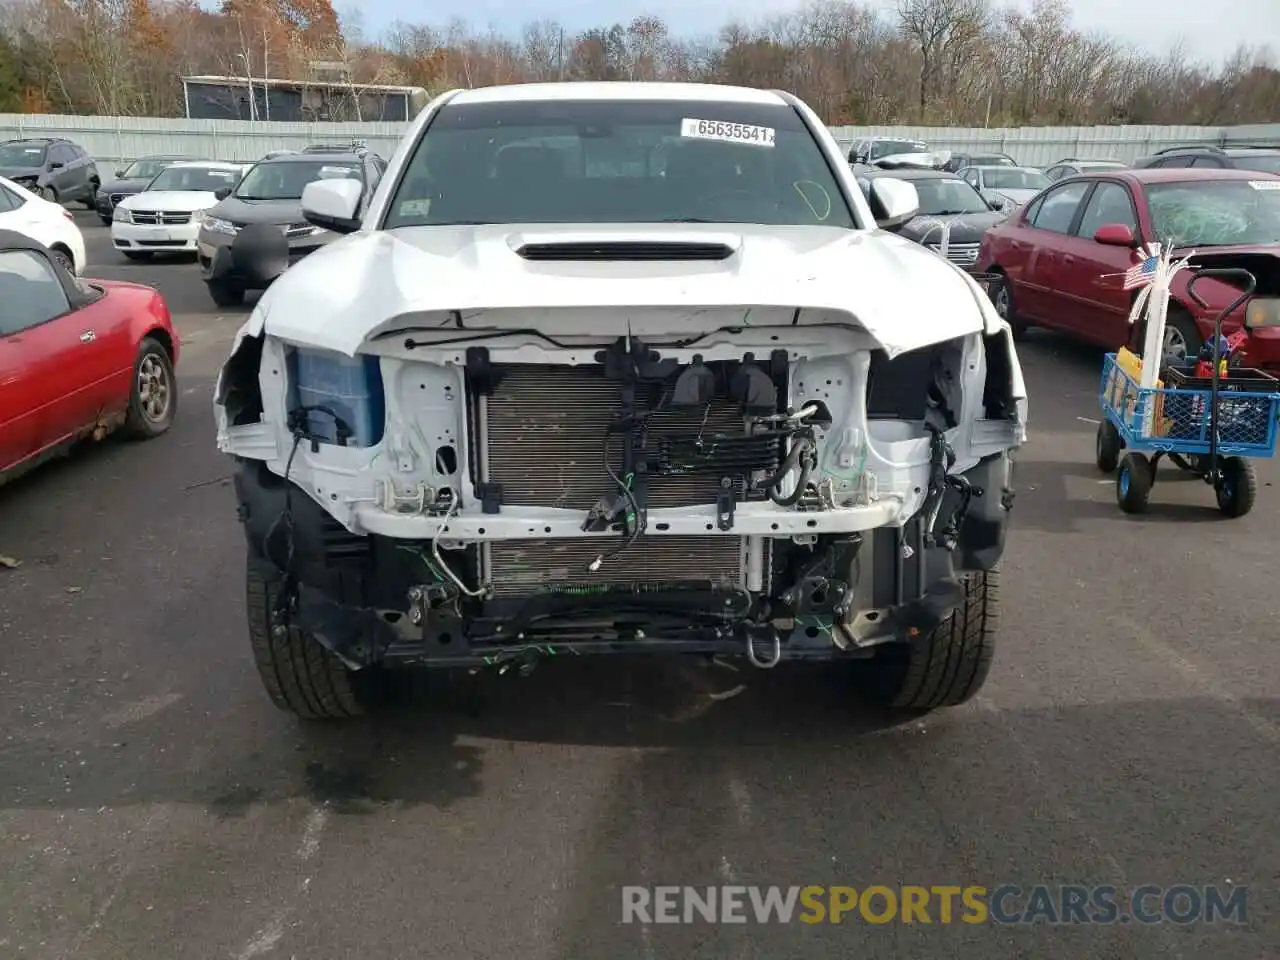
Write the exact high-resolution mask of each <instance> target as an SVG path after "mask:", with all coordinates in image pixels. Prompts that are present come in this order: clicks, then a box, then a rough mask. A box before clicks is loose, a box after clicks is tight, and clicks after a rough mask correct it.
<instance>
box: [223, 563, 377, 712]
mask: <svg viewBox="0 0 1280 960" xmlns="http://www.w3.org/2000/svg"><path fill="white" fill-rule="evenodd" d="M280 582H281V574H280V572H279V571H278V570H277V569H276V568H275V567H274V566H273V565H272V564H271V563H269V562H267V561H266V560H263V559H260V558H258V557H255V556H253V555H252V554H250V556H249V558H248V566H247V570H246V575H245V601H246V606H247V608H248V614H249V642H250V645H251V646H252V648H253V660H254V663H255V664H256V666H257V668H258V674H259V676H261V678H262V685H263V686H264V687H266V689H267V696H269V697H270V698H271V702H272V703H274V704H275V705H276V706H277V707H279V708H280V709H281V710H284V711H286V712H288V713H293V714H296V715H297V716H299V717H301V718H303V719H304V720H343V719H348V718H351V717H358V716H362V715H363V714H366V713H369V712H371V711H373V710H374V709H376V708H377V707H379V706H381V705H382V703H383V702H384V701H385V700H386V696H387V690H386V684H385V680H386V676H385V674H384V673H383V671H382V670H380V669H379V668H377V667H366V668H365V669H363V670H359V671H354V670H350V669H348V668H347V666H346V665H345V664H344V663H343V662H342V661H341V660H339V659H338V658H337V657H336V656H334V654H333V653H332V652H330V651H329V650H328V649H326V648H325V647H324V646H323V645H322V644H321V643H320V641H318V640H316V638H315V637H313V636H311V635H310V634H308V633H306V632H305V631H303V630H300V629H298V628H297V627H295V626H290V627H289V628H288V630H286V631H284V632H283V633H282V634H280V635H278V634H277V633H276V632H275V631H274V630H273V629H272V615H271V612H272V605H273V603H274V602H275V596H276V590H277V589H279V586H280Z"/></svg>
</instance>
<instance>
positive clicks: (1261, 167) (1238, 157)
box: [1134, 144, 1280, 173]
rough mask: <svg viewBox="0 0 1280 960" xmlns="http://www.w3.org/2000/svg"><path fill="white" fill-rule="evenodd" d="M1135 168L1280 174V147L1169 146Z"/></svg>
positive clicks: (1258, 145)
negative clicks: (1247, 171)
mask: <svg viewBox="0 0 1280 960" xmlns="http://www.w3.org/2000/svg"><path fill="white" fill-rule="evenodd" d="M1134 166H1135V167H1156V168H1160V169H1163V168H1165V167H1194V168H1196V169H1197V170H1203V169H1206V168H1208V169H1210V170H1257V171H1258V172H1260V173H1280V145H1276V146H1265V145H1261V144H1241V145H1239V146H1232V145H1230V144H1228V145H1227V146H1225V147H1211V146H1190V147H1166V148H1165V149H1164V150H1158V151H1156V153H1155V155H1154V156H1150V157H1144V158H1143V159H1141V160H1139V161H1138V162H1137V163H1135V164H1134Z"/></svg>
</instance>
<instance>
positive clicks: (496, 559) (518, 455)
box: [471, 365, 780, 597]
mask: <svg viewBox="0 0 1280 960" xmlns="http://www.w3.org/2000/svg"><path fill="white" fill-rule="evenodd" d="M494 371H495V373H498V374H499V376H498V377H497V378H496V383H495V385H494V386H493V388H492V392H491V393H490V394H489V395H488V396H487V397H484V398H483V403H477V404H476V405H475V406H474V407H473V413H472V415H473V418H474V419H473V421H472V436H473V438H483V440H482V442H479V443H473V444H472V445H471V449H472V450H473V451H475V452H476V453H477V454H482V456H483V464H484V467H485V469H484V470H483V471H482V470H481V469H480V461H479V460H478V459H477V460H474V461H473V463H472V465H471V466H472V470H473V475H474V476H476V477H477V479H482V480H484V481H485V482H487V483H490V484H494V485H500V486H501V502H502V505H503V506H512V507H515V506H519V507H546V508H559V509H568V510H582V511H587V510H590V509H591V508H592V507H593V506H594V505H596V504H597V502H598V501H599V500H600V499H601V497H605V496H609V495H614V494H617V493H618V492H619V484H618V481H617V480H615V479H614V478H613V477H611V476H610V474H609V470H610V469H612V470H613V471H614V472H615V474H618V475H620V474H621V473H622V469H623V467H622V465H623V462H624V458H623V453H624V449H625V448H624V444H625V443H626V442H627V437H626V435H625V434H620V433H614V434H610V425H611V424H612V423H614V422H615V420H616V418H617V417H618V416H619V414H620V413H621V411H622V410H623V409H624V407H623V386H622V384H621V383H620V382H618V381H616V380H611V379H608V378H607V377H606V376H605V375H604V371H603V368H602V367H600V366H596V365H590V366H568V365H563V366H551V365H547V366H541V365H507V366H500V367H494ZM669 390H670V385H669V384H664V383H640V384H638V385H637V387H636V397H635V404H634V409H636V410H637V411H648V416H647V419H646V420H645V425H646V430H645V443H644V453H643V456H644V457H645V459H646V460H647V461H648V462H649V465H650V469H649V471H648V476H649V480H648V495H647V499H646V503H645V506H646V507H647V509H649V510H658V509H664V508H674V507H684V506H694V505H711V504H715V503H716V501H717V498H718V497H719V496H720V495H721V494H722V493H723V492H724V490H725V489H728V490H730V491H732V492H733V494H734V499H735V500H738V501H741V500H742V499H744V498H747V497H752V498H754V497H763V496H764V494H763V493H762V492H761V493H757V492H756V491H749V486H750V484H749V483H748V477H751V476H754V475H755V474H756V473H757V472H759V471H765V472H766V473H767V472H771V471H773V470H775V469H777V466H778V464H779V463H780V456H779V453H780V451H779V445H778V442H777V441H775V440H771V439H768V438H763V437H756V438H752V437H751V436H750V435H749V433H748V428H747V424H746V420H745V418H744V415H743V412H742V409H741V406H740V405H739V404H738V403H737V402H734V401H732V400H730V399H728V398H727V397H724V396H722V397H720V398H718V399H715V400H713V401H712V402H710V403H709V404H705V405H700V406H697V407H685V408H676V407H669V406H665V404H664V398H666V397H667V395H668V391H669ZM722 482H724V483H726V484H727V487H722ZM652 523H653V521H652V519H651V520H650V524H652ZM651 529H652V528H651ZM622 543H623V541H622V534H621V533H619V534H618V535H617V536H610V537H590V538H587V537H584V538H583V539H557V540H545V541H542V540H522V541H495V542H493V543H490V544H487V545H486V546H485V547H484V555H485V563H484V566H485V572H486V577H487V579H488V581H489V583H490V584H491V587H492V589H493V591H494V596H496V597H511V596H521V595H528V594H532V593H539V592H543V591H546V590H550V589H569V590H577V589H582V590H585V591H589V590H590V589H591V587H592V586H593V585H595V586H598V587H603V586H606V585H607V586H609V587H610V588H619V587H621V588H623V589H634V590H637V591H640V590H649V589H658V588H659V587H660V585H661V584H664V583H672V582H676V581H680V582H686V583H700V584H716V585H721V586H730V587H735V588H736V587H740V586H743V585H745V580H746V572H747V569H748V566H747V565H748V560H747V557H748V552H749V551H756V552H758V553H760V554H761V557H759V558H757V559H758V561H759V563H760V564H761V566H762V567H767V564H766V563H765V561H764V558H763V555H764V554H765V553H766V552H767V546H766V545H765V543H764V542H761V541H756V540H747V539H744V538H742V537H735V536H731V535H724V534H718V533H716V534H711V535H708V536H706V537H698V536H694V537H689V536H680V537H672V536H662V535H649V536H645V535H641V536H640V537H638V538H637V539H636V540H635V541H634V542H633V543H631V544H630V545H628V546H626V547H625V548H623V549H622V551H621V553H618V554H617V555H616V556H613V557H611V558H609V559H607V560H605V562H604V563H603V565H602V566H601V567H600V568H599V569H598V570H596V571H591V570H589V566H590V564H591V563H592V561H594V560H595V559H597V558H598V557H600V556H601V555H605V556H608V555H610V554H612V553H613V552H614V551H616V550H617V549H618V547H619V546H620V545H621V544H622Z"/></svg>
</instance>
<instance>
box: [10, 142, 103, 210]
mask: <svg viewBox="0 0 1280 960" xmlns="http://www.w3.org/2000/svg"><path fill="white" fill-rule="evenodd" d="M0 177H6V178H8V179H10V180H12V181H13V182H14V183H16V184H18V185H19V186H22V187H25V188H26V189H28V190H30V191H31V192H32V193H38V194H39V195H40V196H42V197H44V198H45V199H46V200H52V201H53V202H54V203H70V202H71V201H72V200H78V201H80V202H81V203H83V204H84V205H85V206H86V207H88V208H89V209H90V210H92V209H94V208H95V207H96V206H97V197H98V186H99V185H100V184H101V183H102V179H101V178H100V177H99V176H98V165H97V164H96V163H94V162H93V157H91V156H89V154H88V153H86V152H85V149H84V147H82V146H80V145H79V144H76V143H72V142H71V141H70V140H66V139H63V138H62V137H32V138H29V139H26V140H6V141H4V142H3V143H0Z"/></svg>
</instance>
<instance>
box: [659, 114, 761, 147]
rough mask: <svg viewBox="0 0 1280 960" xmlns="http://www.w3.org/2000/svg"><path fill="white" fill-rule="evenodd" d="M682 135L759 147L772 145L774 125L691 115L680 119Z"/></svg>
mask: <svg viewBox="0 0 1280 960" xmlns="http://www.w3.org/2000/svg"><path fill="white" fill-rule="evenodd" d="M680 136H682V137H692V138H694V139H695V140H719V141H720V142H721V143H750V144H754V145H755V146H757V147H772V146H773V140H774V129H773V127H756V126H752V125H751V124H749V123H725V122H724V121H723V120H695V119H692V118H690V117H685V119H683V120H681V121H680Z"/></svg>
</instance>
